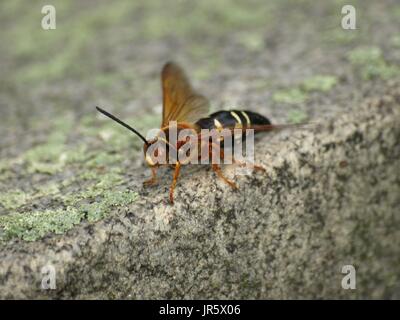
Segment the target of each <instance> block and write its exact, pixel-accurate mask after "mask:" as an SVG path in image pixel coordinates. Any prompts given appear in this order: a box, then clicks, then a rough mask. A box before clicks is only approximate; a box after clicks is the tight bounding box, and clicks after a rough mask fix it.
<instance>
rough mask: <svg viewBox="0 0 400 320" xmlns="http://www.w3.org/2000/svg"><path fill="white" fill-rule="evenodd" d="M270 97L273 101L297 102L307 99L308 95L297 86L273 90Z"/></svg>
mask: <svg viewBox="0 0 400 320" xmlns="http://www.w3.org/2000/svg"><path fill="white" fill-rule="evenodd" d="M272 99H273V100H274V101H275V102H281V103H287V104H298V103H303V102H305V101H306V100H307V99H308V95H307V93H306V92H304V91H302V90H301V89H299V88H289V89H283V90H279V91H277V92H275V93H274V95H273V96H272Z"/></svg>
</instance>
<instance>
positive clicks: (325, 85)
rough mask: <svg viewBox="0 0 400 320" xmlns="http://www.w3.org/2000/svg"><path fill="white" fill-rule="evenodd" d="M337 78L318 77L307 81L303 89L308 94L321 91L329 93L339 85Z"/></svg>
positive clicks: (303, 83) (303, 84) (304, 82)
mask: <svg viewBox="0 0 400 320" xmlns="http://www.w3.org/2000/svg"><path fill="white" fill-rule="evenodd" d="M337 82H338V81H337V78H336V77H335V76H328V75H316V76H313V77H310V78H307V79H305V80H304V81H303V82H302V84H301V87H302V89H303V90H305V91H306V92H311V91H321V92H327V91H329V90H331V89H332V88H333V87H334V86H335V85H336V84H337Z"/></svg>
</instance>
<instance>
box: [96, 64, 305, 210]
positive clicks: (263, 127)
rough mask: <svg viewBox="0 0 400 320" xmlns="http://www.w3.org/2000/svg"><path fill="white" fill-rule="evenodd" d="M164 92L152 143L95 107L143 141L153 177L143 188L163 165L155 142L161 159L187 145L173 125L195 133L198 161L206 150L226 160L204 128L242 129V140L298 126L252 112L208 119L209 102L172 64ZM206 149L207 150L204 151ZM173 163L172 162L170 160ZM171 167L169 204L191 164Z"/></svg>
mask: <svg viewBox="0 0 400 320" xmlns="http://www.w3.org/2000/svg"><path fill="white" fill-rule="evenodd" d="M161 82H162V91H163V112H162V123H161V129H160V131H159V134H158V135H157V136H156V137H155V138H154V139H152V140H149V141H148V140H146V139H145V138H144V136H143V135H141V134H140V133H139V132H138V131H136V130H135V129H134V128H132V127H131V126H129V125H127V124H126V123H124V122H122V121H121V120H120V119H118V118H116V117H115V116H113V115H112V114H110V113H108V112H107V111H105V110H103V109H101V108H99V107H96V108H97V110H98V111H100V112H101V113H103V114H104V115H106V116H108V117H109V118H111V119H113V120H114V121H116V122H118V123H119V124H121V125H123V126H124V127H125V128H127V129H129V130H131V131H132V132H134V133H135V134H136V135H138V136H139V137H140V138H141V139H142V140H143V141H144V148H143V151H144V155H145V160H146V162H147V164H148V165H149V167H150V168H151V171H152V177H151V178H150V179H149V180H148V181H145V182H144V185H153V184H155V183H156V182H157V176H156V172H157V168H158V167H159V166H160V165H162V164H160V163H158V162H157V161H155V160H154V157H153V156H152V155H151V154H149V152H148V150H149V148H152V146H153V145H154V144H155V143H159V142H160V141H162V142H164V143H165V146H166V148H164V149H157V150H156V151H155V154H154V155H155V156H160V153H163V152H165V156H168V150H167V149H174V150H175V151H176V152H177V153H179V152H180V151H182V147H183V145H185V143H186V142H187V140H185V141H179V140H174V141H172V140H170V139H169V138H170V137H169V130H170V129H171V125H170V124H171V122H173V123H176V129H177V132H178V133H179V132H180V130H183V129H188V130H190V131H191V132H193V135H194V136H196V137H197V139H196V143H197V145H196V146H195V148H196V149H197V152H196V153H193V155H192V154H191V155H189V158H188V159H189V160H190V159H193V157H198V158H199V160H202V159H200V158H201V155H203V154H204V151H207V153H206V154H207V156H208V157H212V156H213V155H218V157H219V158H220V159H224V157H225V155H224V152H223V150H222V149H221V147H220V145H218V144H216V143H215V142H212V141H211V139H210V137H209V136H205V137H204V136H202V130H203V129H209V130H212V129H214V130H215V129H216V130H218V131H220V130H222V129H228V130H230V131H231V133H233V130H234V129H240V130H242V133H243V137H244V132H245V130H247V129H252V130H254V132H255V133H257V132H262V131H271V130H277V129H284V128H287V127H293V126H298V125H272V124H271V123H270V121H269V120H268V119H267V118H265V117H264V116H262V115H260V114H258V113H255V112H251V111H238V110H230V111H219V112H215V113H213V114H211V115H209V116H207V115H208V112H209V102H208V100H207V99H206V98H205V97H204V96H202V95H200V94H198V93H196V92H195V91H194V90H193V88H192V86H191V85H190V82H189V81H188V79H187V77H186V75H185V73H184V72H183V70H182V69H181V68H180V67H179V66H178V65H176V64H174V63H172V62H169V63H167V64H165V65H164V67H163V70H162V73H161ZM205 149H206V150H205ZM169 160H171V159H169ZM230 160H231V161H232V163H235V164H238V165H240V166H249V164H246V163H243V162H238V161H236V160H235V159H234V158H233V157H231V159H230ZM168 163H169V165H171V166H172V167H173V168H174V175H173V180H172V184H171V187H170V192H169V199H170V202H171V203H173V202H174V189H175V186H176V183H177V180H178V177H179V173H180V168H181V165H183V164H187V163H190V161H185V162H182V161H179V160H178V158H177V159H174V160H173V162H172V164H171V161H168ZM250 166H251V167H253V168H254V169H256V170H260V171H265V169H264V168H262V167H261V166H257V165H250ZM211 168H212V169H213V170H214V171H215V172H216V174H217V175H218V177H220V178H221V179H222V180H223V181H225V182H226V183H227V184H228V185H229V186H231V187H232V188H234V189H237V186H236V184H235V183H234V182H233V181H231V180H229V179H228V178H226V177H225V176H224V175H223V173H222V170H221V168H220V166H219V164H217V163H212V164H211Z"/></svg>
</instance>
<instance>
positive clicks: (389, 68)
mask: <svg viewBox="0 0 400 320" xmlns="http://www.w3.org/2000/svg"><path fill="white" fill-rule="evenodd" d="M348 59H349V61H350V63H351V64H352V65H354V66H355V67H356V68H357V70H359V72H360V74H361V76H362V78H364V79H366V80H370V79H374V78H381V79H384V80H388V79H392V78H395V77H399V76H400V67H399V66H397V65H394V64H389V63H388V62H386V61H385V59H384V57H383V53H382V50H381V49H380V48H378V47H366V48H356V49H354V50H352V51H350V52H349V54H348Z"/></svg>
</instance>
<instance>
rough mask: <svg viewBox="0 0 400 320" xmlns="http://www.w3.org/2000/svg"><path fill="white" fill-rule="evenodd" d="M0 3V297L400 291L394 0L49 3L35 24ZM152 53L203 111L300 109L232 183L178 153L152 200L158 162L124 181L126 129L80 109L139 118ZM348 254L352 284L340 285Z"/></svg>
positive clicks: (153, 88) (129, 152)
mask: <svg viewBox="0 0 400 320" xmlns="http://www.w3.org/2000/svg"><path fill="white" fill-rule="evenodd" d="M6 3H8V4H2V5H1V6H2V10H0V15H1V16H0V18H1V19H0V21H1V22H0V23H1V24H2V30H6V31H7V32H5V33H2V34H1V40H2V43H10V44H11V45H10V46H2V47H1V48H0V53H1V55H2V59H1V61H0V63H1V65H0V67H1V70H2V79H1V80H0V107H1V110H2V118H1V119H0V135H1V139H0V156H1V158H0V297H1V298H125V299H140V298H146V299H150V298H220V299H221V298H232V299H239V298H250V299H260V298H275V299H276V298H400V285H399V283H400V282H399V281H400V268H399V265H400V247H399V246H398V244H399V243H400V232H399V230H400V229H399V227H400V216H399V210H400V197H399V195H400V175H399V172H400V160H399V159H400V123H399V122H400V92H399V81H400V80H399V75H400V71H399V68H400V67H399V66H400V51H399V49H400V47H399V42H398V28H399V23H398V21H399V17H400V7H399V6H398V4H397V3H396V1H383V2H379V3H377V2H376V1H362V2H361V1H359V2H357V1H356V2H354V5H355V6H356V9H357V12H359V13H360V16H359V18H358V20H357V21H358V22H357V23H358V26H359V28H358V29H357V30H356V31H344V30H342V29H341V28H340V19H341V15H340V9H341V6H342V5H343V3H344V2H342V1H332V2H331V3H330V2H324V3H320V4H315V2H314V1H301V3H299V2H297V1H291V0H285V1H279V2H272V1H271V2H265V1H254V3H252V4H245V3H243V4H240V3H237V2H233V1H226V0H224V1H221V2H218V3H220V4H218V5H216V3H215V2H212V3H213V5H212V6H211V5H210V2H207V1H202V2H198V3H197V2H196V3H193V2H184V3H182V2H181V1H179V3H178V2H177V5H176V6H165V5H163V4H162V2H158V1H154V0H151V1H148V2H146V4H136V3H133V2H132V4H128V2H124V1H116V2H115V5H114V6H113V7H112V8H110V7H109V6H108V5H107V3H105V2H104V3H102V4H101V5H98V6H96V7H93V5H91V4H88V5H83V4H81V3H80V2H78V1H76V2H74V1H71V2H69V4H65V3H66V2H61V1H59V2H58V1H55V6H56V8H57V12H58V13H57V15H58V17H62V18H63V19H59V22H58V24H57V30H55V31H54V32H53V31H50V32H44V31H43V30H41V29H38V30H37V29H35V28H37V26H38V21H40V18H41V17H40V16H38V15H37V13H38V12H40V10H38V8H36V7H35V5H34V4H33V5H32V7H30V6H25V3H22V2H18V1H15V2H12V3H13V4H12V5H11V2H6ZM254 8H257V10H255V9H254ZM39 9H40V8H39ZM176 10H178V13H179V14H177V13H176ZM16 14H19V15H20V16H22V17H24V19H23V21H24V23H15V19H11V18H10V17H13V16H15V15H16ZM171 16H174V17H176V16H178V17H179V18H178V19H176V20H174V19H172V20H171V19H170V18H171ZM210 17H215V19H211V18H210ZM310 17H311V18H310ZM38 19H39V20H38ZM133 21H134V22H133ZM205 21H207V23H206V22H205ZM282 21H285V23H284V24H283V25H282ZM132 24H133V25H134V26H135V28H132ZM382 34H385V37H382ZM199 39H200V40H201V41H199ZM11 40H12V41H11ZM44 51H45V52H47V53H48V55H47V56H46V59H45V58H44V57H43V56H42V55H41V54H42V53H43V52H44ZM171 58H173V59H174V60H177V61H178V62H180V63H181V64H183V66H184V67H185V68H186V69H187V71H188V75H189V76H190V78H193V80H194V84H195V86H196V88H198V89H199V90H200V91H201V92H204V94H205V95H207V96H209V97H210V99H211V101H212V105H213V109H214V110H217V109H228V108H232V107H235V108H245V109H251V110H256V111H259V112H260V113H262V114H265V115H266V116H268V117H270V118H271V119H272V121H273V122H274V123H284V122H301V121H310V122H312V123H315V124H318V125H315V126H313V127H312V128H311V129H306V130H291V131H288V132H281V133H276V134H265V135H263V136H262V137H260V139H258V141H257V144H256V148H257V152H256V159H257V162H259V163H261V164H262V165H263V166H264V167H265V168H266V169H267V173H266V174H260V173H254V174H252V175H249V176H240V177H236V180H237V182H238V185H239V190H238V191H232V190H231V189H230V188H228V187H227V186H226V185H225V184H224V183H223V182H221V181H219V180H217V178H216V177H215V175H214V174H213V173H212V172H211V170H210V169H209V168H207V167H206V166H195V167H190V168H184V169H183V170H182V176H181V179H180V180H179V183H178V187H177V190H176V197H175V198H176V203H175V205H174V206H171V205H169V204H168V201H167V199H168V188H169V183H170V179H171V172H170V171H169V170H161V172H160V184H159V185H158V186H155V187H152V188H148V189H144V188H142V186H141V184H142V182H143V181H144V180H145V178H146V177H147V176H148V174H149V173H148V169H146V168H145V166H144V165H143V163H142V154H141V145H140V143H139V142H138V141H137V140H136V139H135V138H134V137H132V136H130V135H128V134H126V132H125V131H123V130H122V129H120V128H118V127H116V126H115V125H114V124H113V123H111V122H110V121H108V120H106V119H104V117H101V116H99V115H96V114H95V111H94V105H101V106H104V107H106V108H107V109H110V110H111V111H113V112H114V113H116V114H118V115H120V116H121V117H122V118H124V119H126V120H127V121H128V122H129V123H132V124H133V125H135V126H136V127H138V128H139V129H140V130H146V129H149V128H151V127H157V126H158V125H159V122H160V111H161V107H160V101H161V95H160V90H159V83H158V81H159V80H158V77H159V76H158V72H159V70H160V68H161V65H162V64H163V63H164V62H165V61H166V60H169V59H171ZM224 172H225V173H226V174H230V173H231V172H232V166H226V167H225V168H224ZM349 264H350V265H353V266H354V267H355V268H356V272H357V277H356V279H357V289H356V290H344V289H342V287H341V281H342V278H343V277H344V274H342V273H341V271H342V267H343V266H344V265H349ZM45 266H52V267H54V270H55V272H56V289H55V290H42V289H41V282H42V279H43V274H42V273H41V271H42V268H43V267H45Z"/></svg>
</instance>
